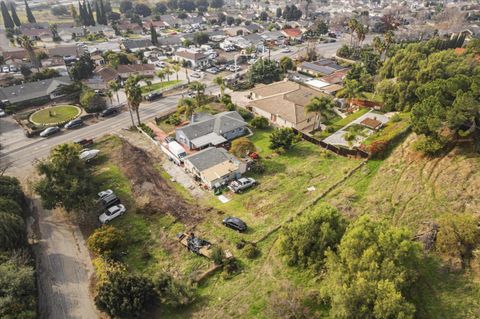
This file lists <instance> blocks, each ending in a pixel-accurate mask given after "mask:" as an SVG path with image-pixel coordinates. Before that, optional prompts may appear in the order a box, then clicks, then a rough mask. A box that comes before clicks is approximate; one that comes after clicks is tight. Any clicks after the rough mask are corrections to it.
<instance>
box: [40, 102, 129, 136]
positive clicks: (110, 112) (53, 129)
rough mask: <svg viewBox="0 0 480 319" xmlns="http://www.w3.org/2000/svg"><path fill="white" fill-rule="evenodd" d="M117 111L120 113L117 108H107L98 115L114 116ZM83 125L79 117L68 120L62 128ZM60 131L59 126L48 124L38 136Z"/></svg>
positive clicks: (71, 128)
mask: <svg viewBox="0 0 480 319" xmlns="http://www.w3.org/2000/svg"><path fill="white" fill-rule="evenodd" d="M118 113H120V111H119V110H118V109H117V108H108V109H106V110H103V111H102V112H101V113H100V114H99V116H100V117H110V116H115V115H117V114H118ZM84 125H85V122H84V121H83V119H82V118H80V117H79V118H76V119H73V120H71V121H70V122H68V123H67V124H65V125H64V126H63V128H64V129H66V130H73V129H76V128H79V127H82V126H84ZM60 131H61V128H60V127H59V126H50V127H47V128H46V129H44V130H43V131H42V132H40V137H49V136H51V135H54V134H56V133H58V132H60Z"/></svg>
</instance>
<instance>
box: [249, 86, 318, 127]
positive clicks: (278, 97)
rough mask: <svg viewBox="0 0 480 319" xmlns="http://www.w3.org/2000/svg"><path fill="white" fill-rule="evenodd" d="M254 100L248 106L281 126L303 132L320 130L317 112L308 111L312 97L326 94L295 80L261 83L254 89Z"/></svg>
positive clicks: (252, 91)
mask: <svg viewBox="0 0 480 319" xmlns="http://www.w3.org/2000/svg"><path fill="white" fill-rule="evenodd" d="M251 93H252V97H253V98H254V101H252V102H250V103H249V104H248V105H247V109H249V110H250V111H252V112H253V113H255V114H258V115H260V116H263V117H265V118H267V119H268V120H269V121H270V122H271V123H272V124H274V125H277V126H280V127H293V128H296V129H297V130H299V131H312V130H314V129H316V127H315V125H316V124H318V123H315V114H313V113H307V112H306V110H305V107H306V106H307V104H309V103H310V101H311V100H312V98H314V97H321V96H324V95H325V94H323V93H321V92H319V91H318V90H314V89H312V88H310V87H307V86H304V85H301V84H299V83H296V82H292V81H281V82H276V83H272V84H269V85H258V86H256V87H255V88H254V89H252V90H251Z"/></svg>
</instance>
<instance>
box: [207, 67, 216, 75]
mask: <svg viewBox="0 0 480 319" xmlns="http://www.w3.org/2000/svg"><path fill="white" fill-rule="evenodd" d="M205 72H208V73H211V74H217V73H218V72H220V70H219V69H218V68H217V67H212V68H208V69H206V70H205Z"/></svg>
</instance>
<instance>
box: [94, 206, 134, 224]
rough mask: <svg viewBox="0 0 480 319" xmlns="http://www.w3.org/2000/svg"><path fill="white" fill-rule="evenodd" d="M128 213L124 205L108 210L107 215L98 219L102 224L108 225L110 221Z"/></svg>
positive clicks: (104, 214)
mask: <svg viewBox="0 0 480 319" xmlns="http://www.w3.org/2000/svg"><path fill="white" fill-rule="evenodd" d="M126 211H127V210H126V208H125V206H123V205H122V204H119V205H115V206H112V207H110V208H108V209H107V210H106V211H105V213H103V214H102V215H100V217H98V219H99V220H100V222H101V223H102V224H108V223H109V222H110V221H112V220H113V219H115V218H117V217H118V216H122V215H123V214H124V213H125V212H126Z"/></svg>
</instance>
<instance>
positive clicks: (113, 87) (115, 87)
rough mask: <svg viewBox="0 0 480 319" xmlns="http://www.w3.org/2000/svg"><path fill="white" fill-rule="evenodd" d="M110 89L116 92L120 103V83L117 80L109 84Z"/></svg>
mask: <svg viewBox="0 0 480 319" xmlns="http://www.w3.org/2000/svg"><path fill="white" fill-rule="evenodd" d="M108 87H109V89H110V90H112V91H113V92H115V94H116V96H117V102H118V103H120V97H119V96H118V91H120V88H121V86H120V83H118V81H117V80H111V81H109V82H108Z"/></svg>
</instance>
